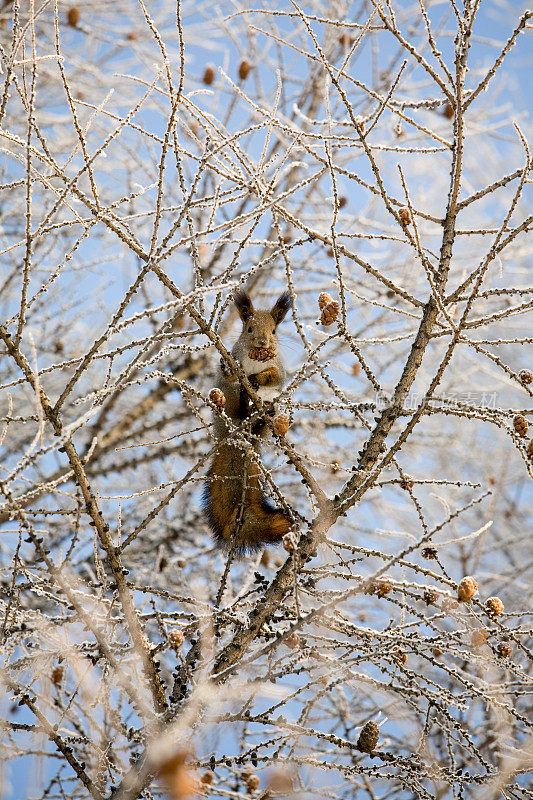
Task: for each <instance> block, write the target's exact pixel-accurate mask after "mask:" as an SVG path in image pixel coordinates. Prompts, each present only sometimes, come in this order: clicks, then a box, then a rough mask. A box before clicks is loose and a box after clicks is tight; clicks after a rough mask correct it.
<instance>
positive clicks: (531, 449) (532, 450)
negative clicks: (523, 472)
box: [527, 439, 533, 461]
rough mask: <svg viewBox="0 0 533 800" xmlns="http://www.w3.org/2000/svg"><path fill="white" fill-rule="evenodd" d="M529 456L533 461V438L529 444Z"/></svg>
mask: <svg viewBox="0 0 533 800" xmlns="http://www.w3.org/2000/svg"><path fill="white" fill-rule="evenodd" d="M527 457H528V458H529V460H530V461H533V439H532V440H531V441H530V443H529V444H528V446H527Z"/></svg>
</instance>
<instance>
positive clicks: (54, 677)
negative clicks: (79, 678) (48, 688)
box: [50, 664, 65, 686]
mask: <svg viewBox="0 0 533 800" xmlns="http://www.w3.org/2000/svg"><path fill="white" fill-rule="evenodd" d="M64 674H65V668H64V667H63V666H61V664H58V665H57V666H55V667H54V668H53V670H52V672H51V675H50V680H51V681H52V683H53V684H54V686H59V684H60V683H61V681H62V680H63V676H64Z"/></svg>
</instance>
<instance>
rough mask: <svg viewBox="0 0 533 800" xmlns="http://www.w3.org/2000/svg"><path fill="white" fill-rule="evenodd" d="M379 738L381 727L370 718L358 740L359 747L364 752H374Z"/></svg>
mask: <svg viewBox="0 0 533 800" xmlns="http://www.w3.org/2000/svg"><path fill="white" fill-rule="evenodd" d="M378 740H379V728H378V726H377V725H376V723H375V722H373V721H372V720H370V722H367V723H366V725H365V726H364V727H363V730H362V731H361V733H360V734H359V739H358V740H357V748H358V749H359V750H360V751H361V752H362V753H373V752H374V750H375V749H376V745H377V743H378Z"/></svg>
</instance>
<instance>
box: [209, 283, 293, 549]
mask: <svg viewBox="0 0 533 800" xmlns="http://www.w3.org/2000/svg"><path fill="white" fill-rule="evenodd" d="M234 300H235V304H236V306H237V309H238V311H239V315H240V317H241V320H242V323H243V329H242V332H241V335H240V336H239V338H238V340H237V342H236V343H235V345H234V347H233V349H232V351H231V354H232V356H233V358H234V359H235V360H236V361H237V362H238V363H239V364H240V365H241V366H242V368H243V370H244V372H245V374H246V376H247V378H248V380H249V381H250V383H251V385H252V387H253V388H254V389H255V390H256V392H257V394H258V395H259V397H260V398H261V399H262V400H263V401H264V402H265V403H272V401H273V400H274V398H275V396H276V395H277V394H279V392H280V391H281V389H282V387H283V384H284V382H285V369H284V367H283V363H282V361H281V359H280V357H279V354H278V349H279V343H278V339H277V335H276V328H277V326H278V325H279V323H280V322H281V321H282V320H283V318H284V317H285V315H286V313H287V311H288V309H289V306H290V295H289V293H288V292H284V293H283V294H282V295H281V296H280V297H279V298H278V300H277V301H276V303H275V304H274V306H273V307H272V309H270V310H269V311H256V310H254V307H253V305H252V301H251V300H250V297H249V296H248V295H247V294H246V292H242V291H241V292H238V293H237V294H236V295H235V296H234ZM267 350H268V351H270V352H271V353H272V356H271V357H270V358H268V360H264V359H263V360H262V361H256V360H254V359H253V358H251V357H250V352H252V354H254V353H255V352H266V351H267ZM216 385H217V387H218V388H219V389H221V390H222V392H223V393H224V396H225V398H226V404H225V407H224V411H225V413H226V414H227V416H228V417H229V418H230V419H231V421H232V422H233V424H234V425H239V424H240V423H241V422H242V421H243V420H244V419H245V418H246V417H247V416H248V414H249V410H250V400H249V397H248V393H247V392H246V390H245V389H244V388H243V387H242V386H241V383H240V381H239V379H238V376H237V375H235V374H233V373H232V372H231V370H230V369H229V367H228V365H226V364H221V368H220V370H219V374H218V378H217V384H216ZM213 427H214V432H215V436H216V438H217V439H218V440H219V441H220V444H219V446H218V450H217V452H216V454H215V456H214V458H213V461H212V463H211V466H210V468H209V471H208V474H207V481H206V484H205V488H204V508H205V513H206V516H207V520H208V522H209V525H210V527H211V530H212V532H213V535H214V537H215V539H216V540H217V542H218V543H219V544H220V545H221V546H223V547H225V548H230V547H232V546H233V547H234V548H235V549H236V550H237V551H241V552H243V551H247V550H256V549H258V548H260V547H262V546H263V545H264V544H267V543H270V542H278V541H279V540H280V539H281V538H282V537H283V536H284V535H285V534H286V533H287V532H288V531H289V529H290V526H291V521H290V519H289V517H288V515H287V514H286V513H285V511H283V510H282V509H280V508H276V507H275V506H274V505H273V504H272V503H271V502H270V501H269V500H268V498H267V497H266V496H265V495H264V493H263V491H262V489H261V468H260V466H259V463H258V461H259V458H260V456H259V446H258V444H257V442H254V444H253V445H252V444H250V445H249V446H248V448H245V447H244V445H243V444H239V443H236V442H235V441H233V440H232V438H231V435H230V430H229V429H228V425H227V423H226V422H224V420H223V418H222V417H221V416H220V415H219V414H216V415H215V418H214V426H213ZM265 427H266V426H265V423H264V420H259V421H258V422H257V423H255V424H254V426H253V428H252V433H253V434H255V436H256V437H257V436H261V435H262V434H263V432H264V430H265Z"/></svg>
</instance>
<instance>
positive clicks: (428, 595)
mask: <svg viewBox="0 0 533 800" xmlns="http://www.w3.org/2000/svg"><path fill="white" fill-rule="evenodd" d="M438 599H439V595H438V592H434V591H433V589H424V600H425V601H426V605H427V606H429V605H435V603H436V602H437V600H438Z"/></svg>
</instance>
